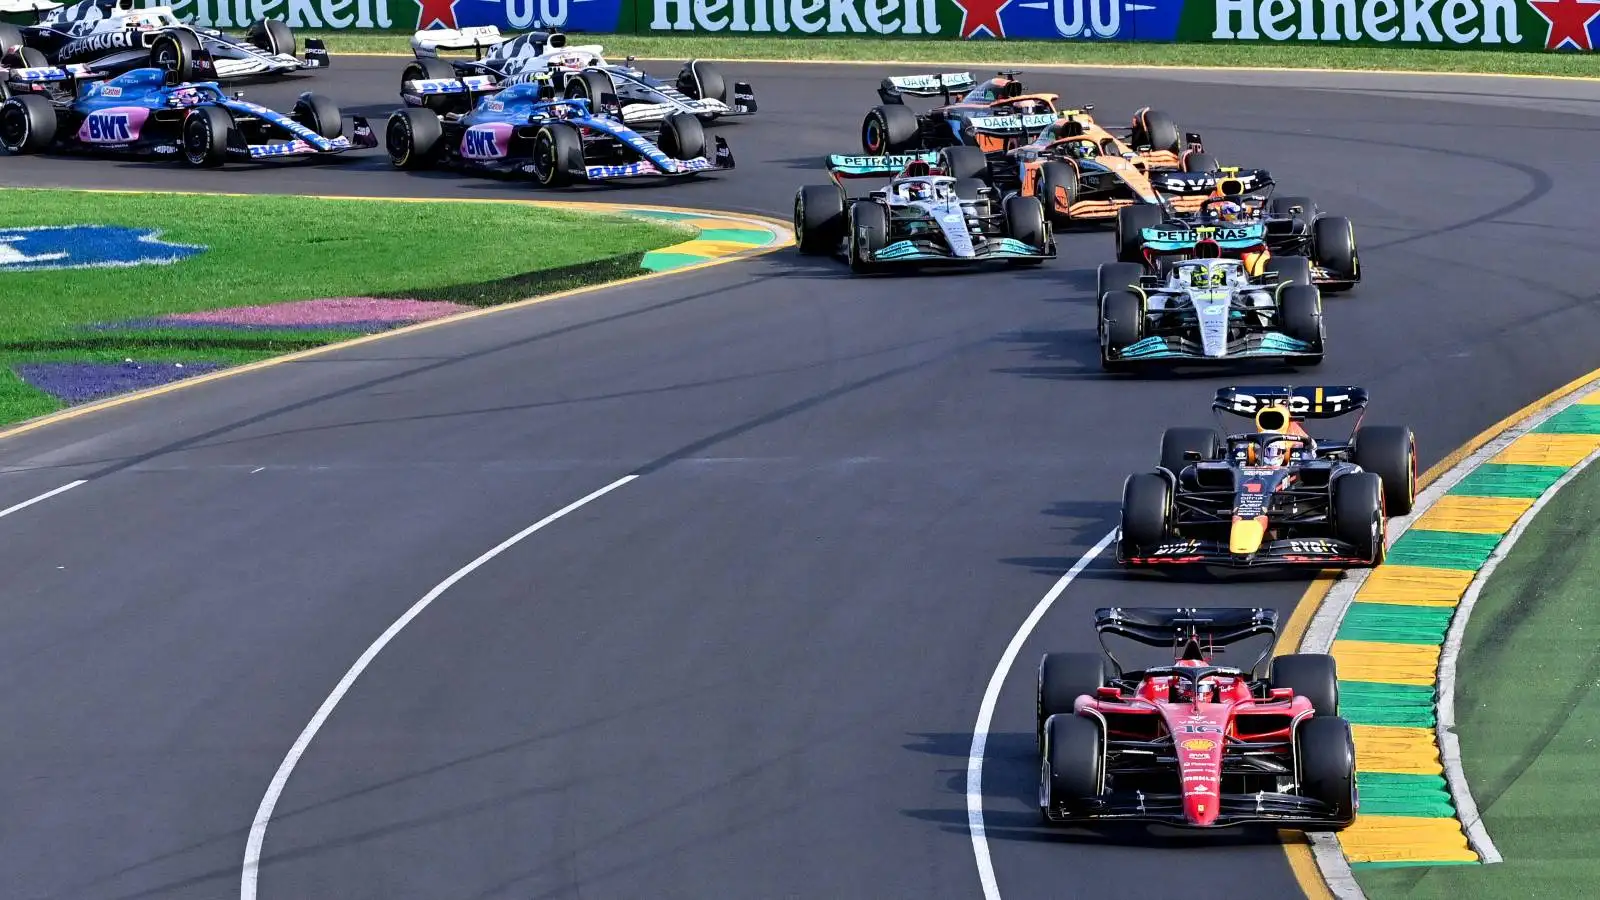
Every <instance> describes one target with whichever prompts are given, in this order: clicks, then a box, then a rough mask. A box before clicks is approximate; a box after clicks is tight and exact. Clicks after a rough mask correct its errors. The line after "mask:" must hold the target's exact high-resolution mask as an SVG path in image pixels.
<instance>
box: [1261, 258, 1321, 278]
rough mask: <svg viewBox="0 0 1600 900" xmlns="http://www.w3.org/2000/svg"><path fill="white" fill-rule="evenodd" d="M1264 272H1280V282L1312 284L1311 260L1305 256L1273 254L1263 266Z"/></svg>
mask: <svg viewBox="0 0 1600 900" xmlns="http://www.w3.org/2000/svg"><path fill="white" fill-rule="evenodd" d="M1262 272H1263V273H1267V272H1276V273H1278V283H1279V284H1285V283H1287V284H1303V285H1307V286H1310V285H1311V284H1312V280H1311V260H1309V259H1306V258H1305V257H1304V256H1279V255H1277V254H1273V255H1272V256H1271V257H1269V258H1268V259H1267V264H1266V265H1265V266H1263V267H1262Z"/></svg>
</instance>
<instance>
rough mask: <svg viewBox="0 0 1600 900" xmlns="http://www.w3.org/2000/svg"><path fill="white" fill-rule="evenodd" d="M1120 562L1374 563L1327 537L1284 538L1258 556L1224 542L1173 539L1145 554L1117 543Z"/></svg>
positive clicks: (1253, 565) (1234, 564)
mask: <svg viewBox="0 0 1600 900" xmlns="http://www.w3.org/2000/svg"><path fill="white" fill-rule="evenodd" d="M1117 562H1119V563H1121V564H1123V565H1126V566H1182V565H1192V566H1195V565H1197V566H1226V567H1229V568H1236V569H1249V568H1258V567H1265V566H1328V567H1341V566H1370V565H1372V560H1371V559H1367V558H1365V557H1362V556H1358V555H1357V554H1356V548H1355V547H1354V546H1352V545H1350V544H1347V543H1345V542H1344V541H1340V540H1336V539H1334V538H1325V537H1304V538H1282V539H1279V540H1274V541H1265V542H1263V543H1262V545H1261V549H1259V550H1257V551H1256V552H1255V553H1249V554H1238V553H1232V552H1229V550H1228V544H1227V543H1226V542H1225V541H1214V540H1198V539H1195V538H1183V537H1174V538H1169V539H1168V540H1166V541H1163V542H1162V543H1161V544H1160V545H1159V546H1157V547H1154V548H1152V549H1149V550H1147V551H1144V552H1142V553H1129V552H1128V548H1126V547H1124V546H1123V544H1122V542H1121V541H1120V540H1119V541H1118V542H1117Z"/></svg>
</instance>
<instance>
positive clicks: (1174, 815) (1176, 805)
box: [1044, 791, 1354, 831]
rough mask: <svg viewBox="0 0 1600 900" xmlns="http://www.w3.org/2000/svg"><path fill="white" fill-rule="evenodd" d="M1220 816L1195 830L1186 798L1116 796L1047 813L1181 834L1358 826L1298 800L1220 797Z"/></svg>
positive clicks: (1055, 820)
mask: <svg viewBox="0 0 1600 900" xmlns="http://www.w3.org/2000/svg"><path fill="white" fill-rule="evenodd" d="M1217 806H1218V810H1219V811H1218V814H1217V818H1216V821H1215V822H1214V823H1213V824H1211V825H1195V824H1194V823H1192V822H1190V821H1189V820H1188V817H1187V816H1186V815H1185V814H1184V809H1183V795H1182V794H1146V793H1143V792H1138V791H1135V792H1132V793H1128V794H1120V793H1118V794H1111V795H1108V796H1106V797H1103V798H1101V799H1099V800H1089V801H1084V802H1080V803H1076V804H1072V805H1071V806H1067V805H1059V804H1058V805H1055V806H1052V807H1049V808H1046V809H1045V810H1044V814H1045V817H1046V818H1047V819H1048V820H1049V821H1050V822H1051V824H1055V825H1072V824H1076V823H1090V822H1118V821H1120V822H1141V823H1153V824H1162V825H1170V826H1175V827H1178V828H1206V829H1212V828H1234V827H1239V826H1244V825H1269V826H1274V827H1278V828H1292V829H1296V830H1300V831H1340V830H1343V829H1344V828H1346V827H1348V826H1349V825H1350V823H1351V822H1352V821H1354V820H1353V818H1352V819H1345V818H1340V817H1338V816H1337V815H1336V814H1335V810H1333V809H1332V808H1331V807H1329V806H1328V805H1327V804H1325V803H1323V802H1321V801H1320V800H1313V799H1311V798H1309V797H1301V796H1298V795H1295V794H1278V793H1267V792H1265V791H1263V792H1259V793H1254V794H1221V795H1219V796H1218V797H1217Z"/></svg>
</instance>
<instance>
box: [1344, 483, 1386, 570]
mask: <svg viewBox="0 0 1600 900" xmlns="http://www.w3.org/2000/svg"><path fill="white" fill-rule="evenodd" d="M1333 533H1334V536H1335V537H1337V538H1338V539H1339V540H1341V541H1344V542H1345V543H1347V544H1349V545H1351V546H1352V547H1354V548H1355V555H1356V558H1358V559H1362V560H1370V561H1371V562H1370V564H1371V565H1374V566H1376V565H1378V564H1380V563H1382V562H1383V557H1384V554H1385V552H1386V547H1385V541H1386V539H1387V537H1388V533H1389V528H1388V521H1387V520H1386V519H1385V518H1384V515H1383V480H1382V479H1380V478H1379V477H1378V476H1377V475H1375V474H1373V473H1371V472H1357V473H1355V474H1353V475H1345V476H1343V477H1341V478H1339V479H1338V480H1336V481H1334V483H1333Z"/></svg>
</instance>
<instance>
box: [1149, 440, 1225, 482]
mask: <svg viewBox="0 0 1600 900" xmlns="http://www.w3.org/2000/svg"><path fill="white" fill-rule="evenodd" d="M1190 452H1197V453H1199V454H1200V458H1201V459H1217V458H1218V457H1220V456H1222V441H1221V440H1219V439H1218V438H1217V433H1216V432H1215V431H1213V430H1211V429H1210V428H1168V429H1167V430H1166V431H1163V432H1162V433H1161V468H1163V469H1166V470H1167V471H1168V472H1171V473H1172V474H1173V477H1177V476H1178V475H1181V474H1183V470H1184V469H1186V468H1188V467H1189V466H1191V465H1193V462H1192V461H1191V460H1187V459H1184V458H1183V457H1184V454H1186V453H1190Z"/></svg>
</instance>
